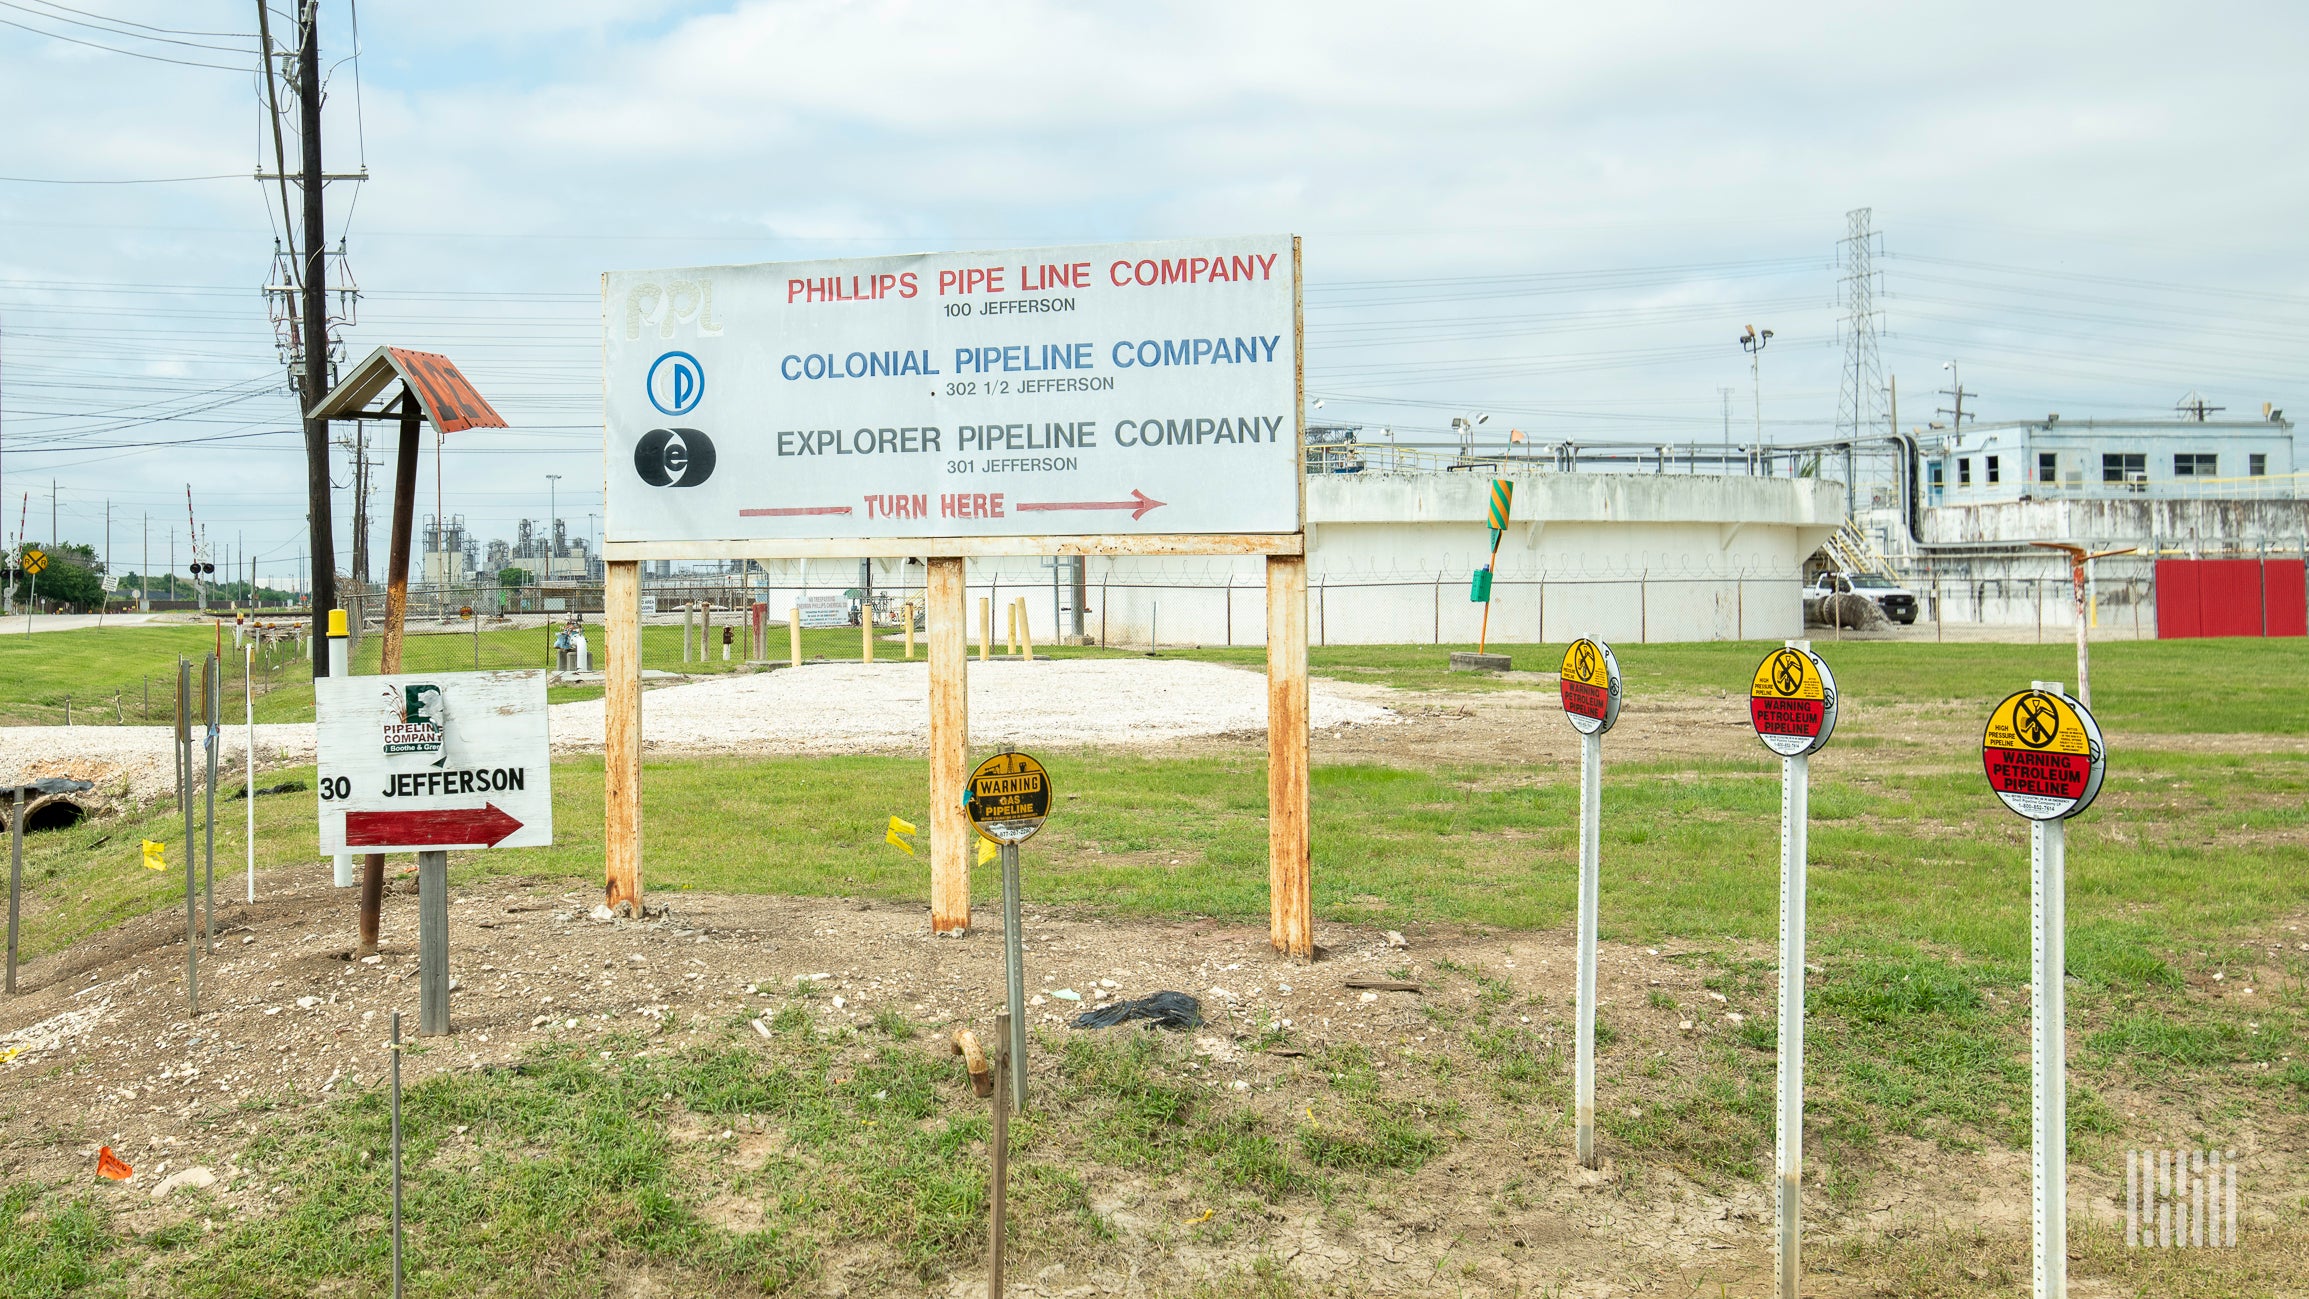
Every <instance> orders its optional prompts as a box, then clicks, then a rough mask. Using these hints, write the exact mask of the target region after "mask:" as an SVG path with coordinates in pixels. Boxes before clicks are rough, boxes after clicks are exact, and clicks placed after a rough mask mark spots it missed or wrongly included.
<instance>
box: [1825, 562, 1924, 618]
mask: <svg viewBox="0 0 2309 1299" xmlns="http://www.w3.org/2000/svg"><path fill="white" fill-rule="evenodd" d="M1831 595H1860V596H1866V597H1867V598H1868V599H1870V600H1873V601H1875V602H1876V607H1877V608H1879V609H1882V610H1883V611H1884V616H1885V617H1887V618H1889V619H1891V620H1892V621H1894V622H1896V623H1900V624H1902V625H1903V626H1906V625H1909V624H1912V623H1914V622H1915V621H1916V595H1915V593H1914V592H1912V591H1910V590H1909V589H1908V588H1906V587H1904V586H1902V585H1900V584H1899V583H1898V582H1895V581H1893V580H1892V579H1891V578H1889V577H1886V576H1884V575H1883V574H1882V573H1837V572H1827V573H1822V574H1821V575H1820V576H1819V577H1818V578H1817V579H1815V580H1814V581H1813V583H1812V584H1811V585H1810V586H1807V587H1805V588H1804V616H1805V618H1806V619H1807V620H1814V619H1819V618H1820V616H1821V615H1820V606H1821V603H1822V602H1823V601H1825V600H1826V599H1827V598H1828V597H1829V596H1831Z"/></svg>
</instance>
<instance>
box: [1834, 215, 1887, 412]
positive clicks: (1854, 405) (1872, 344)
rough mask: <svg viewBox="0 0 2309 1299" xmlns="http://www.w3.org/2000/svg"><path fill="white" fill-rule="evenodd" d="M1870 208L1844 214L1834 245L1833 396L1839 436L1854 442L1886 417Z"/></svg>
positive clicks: (1873, 237) (1874, 231)
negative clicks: (1837, 314)
mask: <svg viewBox="0 0 2309 1299" xmlns="http://www.w3.org/2000/svg"><path fill="white" fill-rule="evenodd" d="M1874 212H1875V209H1874V208H1865V207H1856V208H1854V209H1852V210H1851V211H1849V212H1847V213H1845V214H1844V221H1845V234H1844V238H1843V240H1842V242H1840V243H1839V244H1838V245H1837V248H1838V250H1839V253H1840V256H1839V258H1838V260H1839V262H1840V264H1841V266H1842V268H1843V272H1844V275H1843V279H1842V281H1841V282H1840V295H1839V296H1840V297H1841V298H1842V299H1843V306H1844V325H1843V332H1844V382H1843V385H1842V387H1841V388H1839V389H1838V391H1837V394H1836V433H1837V436H1839V437H1843V438H1850V439H1852V440H1854V441H1858V440H1859V439H1861V438H1863V437H1866V436H1868V435H1869V434H1871V433H1872V432H1874V431H1875V429H1876V427H1877V425H1878V424H1879V423H1881V422H1882V420H1883V418H1884V413H1883V405H1882V400H1883V395H1884V362H1883V359H1882V358H1881V357H1880V356H1878V355H1877V351H1876V340H1877V334H1878V329H1877V321H1878V317H1879V315H1880V313H1879V312H1878V310H1877V307H1876V289H1877V282H1876V276H1877V274H1878V272H1877V270H1876V243H1877V240H1878V239H1879V238H1881V236H1879V235H1878V234H1877V233H1876V230H1875V228H1874V223H1873V214H1874Z"/></svg>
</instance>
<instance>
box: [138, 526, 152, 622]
mask: <svg viewBox="0 0 2309 1299" xmlns="http://www.w3.org/2000/svg"><path fill="white" fill-rule="evenodd" d="M151 609H152V511H150V510H146V511H145V512H144V558H143V559H141V560H139V561H137V565H136V611H137V612H138V613H147V612H150V611H151Z"/></svg>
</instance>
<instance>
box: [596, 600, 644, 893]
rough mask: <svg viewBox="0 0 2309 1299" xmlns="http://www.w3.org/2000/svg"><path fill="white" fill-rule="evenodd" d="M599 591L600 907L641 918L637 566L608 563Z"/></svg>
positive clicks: (639, 669)
mask: <svg viewBox="0 0 2309 1299" xmlns="http://www.w3.org/2000/svg"><path fill="white" fill-rule="evenodd" d="M604 567H605V574H604V579H603V581H602V587H601V621H602V639H603V650H602V665H601V667H602V671H601V682H602V694H601V704H602V746H601V747H602V772H601V793H602V804H603V807H602V824H601V831H602V843H603V846H604V849H605V854H604V855H605V859H606V863H607V867H606V869H607V873H608V877H609V878H608V896H607V897H606V898H604V899H603V902H604V905H606V906H608V907H609V909H610V910H612V911H615V910H617V908H618V907H619V906H620V905H628V906H630V907H631V908H632V912H633V914H634V915H635V916H636V917H639V916H640V915H641V909H642V902H641V564H640V563H639V561H636V560H630V559H620V560H611V561H610V562H609V563H608V564H607V565H605V566H604Z"/></svg>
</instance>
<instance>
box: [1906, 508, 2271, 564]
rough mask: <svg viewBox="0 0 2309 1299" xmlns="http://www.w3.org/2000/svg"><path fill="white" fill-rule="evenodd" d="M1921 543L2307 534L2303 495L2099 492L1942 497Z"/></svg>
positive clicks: (2192, 543)
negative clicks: (1959, 501)
mask: <svg viewBox="0 0 2309 1299" xmlns="http://www.w3.org/2000/svg"><path fill="white" fill-rule="evenodd" d="M1921 531H1922V532H1923V534H1924V541H1925V544H1926V545H1935V546H1946V545H1993V544H2005V545H2022V546H2024V545H2027V544H2028V543H2029V542H2032V541H2076V542H2079V543H2083V544H2089V545H2091V546H2093V547H2094V548H2095V549H2106V548H2107V546H2108V544H2110V543H2113V544H2115V545H2119V546H2125V545H2138V546H2141V547H2142V548H2144V549H2147V548H2149V547H2150V546H2152V545H2157V546H2162V547H2164V548H2165V549H2166V550H2168V551H2170V550H2174V549H2179V550H2181V551H2183V552H2186V551H2187V550H2189V549H2190V548H2192V547H2194V548H2198V549H2201V550H2206V551H2214V550H2219V551H2230V552H2234V551H2239V550H2242V551H2244V552H2254V551H2257V550H2259V549H2260V548H2262V547H2264V546H2266V547H2269V548H2272V549H2282V550H2284V551H2287V552H2290V553H2295V554H2298V553H2299V549H2300V547H2301V545H2302V544H2303V542H2304V541H2305V540H2309V501H2304V500H2159V499H2155V498H2147V497H2132V498H2129V499H2099V500H2073V501H2071V500H2054V501H2041V500H2040V501H2000V502H1995V503H1991V504H1981V505H1944V506H1941V507H1939V508H1937V509H1927V510H1925V511H1924V512H1923V519H1922V524H1921Z"/></svg>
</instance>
